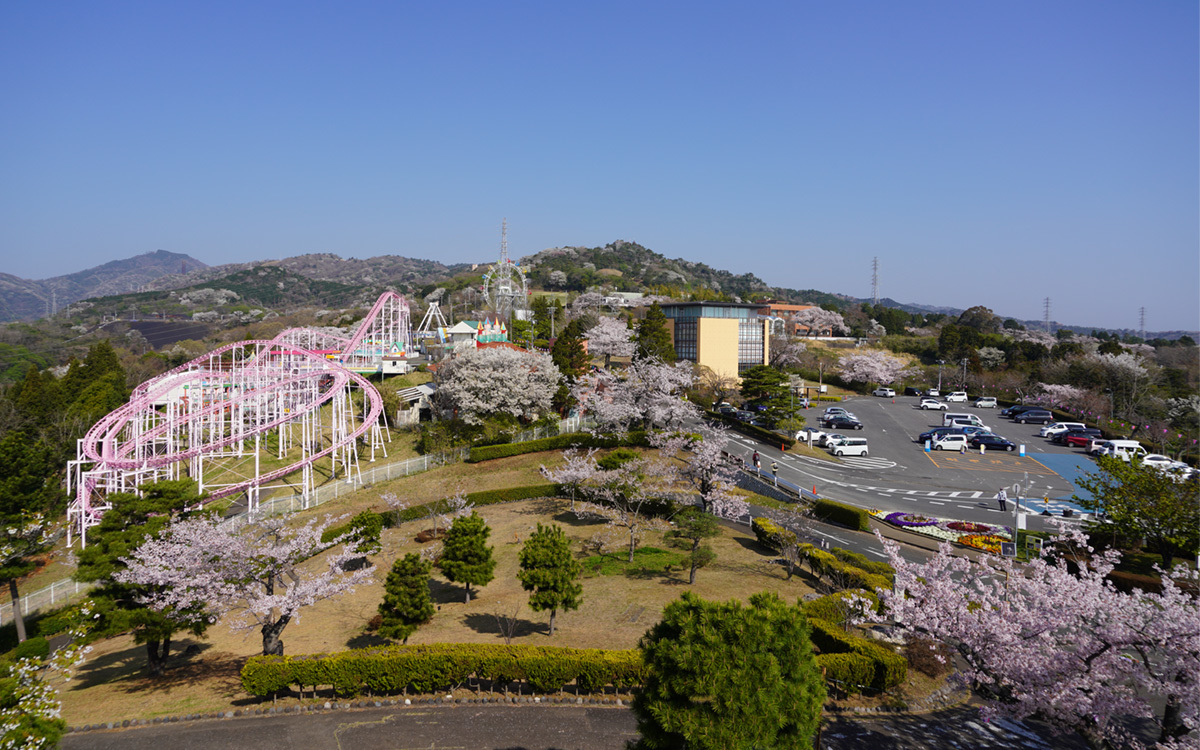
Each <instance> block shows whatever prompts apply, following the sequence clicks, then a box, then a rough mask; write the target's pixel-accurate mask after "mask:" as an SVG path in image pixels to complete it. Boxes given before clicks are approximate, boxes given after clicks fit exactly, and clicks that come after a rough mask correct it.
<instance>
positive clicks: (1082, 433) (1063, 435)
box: [1050, 427, 1104, 445]
mask: <svg viewBox="0 0 1200 750" xmlns="http://www.w3.org/2000/svg"><path fill="white" fill-rule="evenodd" d="M1072 435H1075V436H1076V437H1104V433H1103V432H1101V431H1100V430H1097V429H1096V428H1095V427H1085V428H1083V429H1077V430H1067V431H1065V432H1059V433H1056V434H1055V435H1054V436H1053V437H1051V438H1050V442H1052V443H1058V444H1059V445H1067V438H1069V437H1071V436H1072Z"/></svg>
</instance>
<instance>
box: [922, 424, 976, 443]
mask: <svg viewBox="0 0 1200 750" xmlns="http://www.w3.org/2000/svg"><path fill="white" fill-rule="evenodd" d="M966 434H967V433H965V432H963V428H962V427H934V428H933V429H931V430H925V432H922V433H921V434H920V435H917V442H918V443H923V442H925V441H926V440H933V439H935V438H939V437H941V436H942V435H966Z"/></svg>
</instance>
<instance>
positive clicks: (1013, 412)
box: [1000, 404, 1045, 419]
mask: <svg viewBox="0 0 1200 750" xmlns="http://www.w3.org/2000/svg"><path fill="white" fill-rule="evenodd" d="M1030 409H1042V410H1043V411H1045V409H1044V408H1043V407H1041V406H1033V405H1032V404H1017V405H1016V406H1010V407H1008V408H1007V409H1001V410H1000V416H1002V417H1009V418H1010V419H1015V418H1016V416H1017V415H1018V414H1020V413H1021V412H1023V411H1029V410H1030Z"/></svg>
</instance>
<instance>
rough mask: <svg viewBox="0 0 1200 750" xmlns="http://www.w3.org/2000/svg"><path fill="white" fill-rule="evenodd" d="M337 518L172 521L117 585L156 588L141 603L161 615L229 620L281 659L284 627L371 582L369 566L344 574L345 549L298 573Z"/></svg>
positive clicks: (142, 549)
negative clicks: (244, 523)
mask: <svg viewBox="0 0 1200 750" xmlns="http://www.w3.org/2000/svg"><path fill="white" fill-rule="evenodd" d="M335 520H340V519H332V518H330V517H328V516H326V517H325V519H324V520H318V519H313V520H311V521H309V522H308V523H306V524H304V525H303V526H299V527H289V526H287V525H286V524H285V522H284V521H283V520H282V519H278V518H273V519H267V520H265V521H262V522H260V523H258V524H254V525H251V526H248V527H245V528H244V529H242V530H241V532H240V533H239V532H235V531H233V530H231V529H229V528H228V527H226V526H222V525H221V524H220V523H219V522H218V521H217V520H215V519H212V518H207V517H204V518H194V519H187V520H183V521H177V522H175V523H173V524H171V525H170V526H168V527H167V528H166V529H164V530H163V531H162V533H160V534H159V535H158V536H157V537H155V538H153V539H150V540H148V541H146V542H144V543H143V544H142V545H141V546H140V547H138V548H137V549H136V550H135V551H134V552H133V554H132V555H131V556H130V557H128V558H126V559H125V562H126V564H127V566H128V567H127V568H126V569H125V570H122V571H120V572H118V573H117V574H116V578H117V580H119V581H121V582H123V583H132V584H138V585H143V586H153V587H155V588H154V590H153V593H151V594H149V595H148V596H147V601H146V604H147V605H148V606H149V607H150V608H151V609H154V610H158V611H163V610H168V609H171V608H174V609H176V610H189V609H193V608H196V609H203V610H205V611H206V612H207V613H208V615H209V617H210V619H211V620H213V621H215V620H216V619H217V618H220V617H224V616H226V615H231V619H230V621H229V622H230V627H232V628H233V629H235V630H250V629H254V628H257V629H259V631H260V632H261V633H262V651H263V654H264V655H267V654H282V653H283V641H282V640H280V636H281V635H282V634H283V629H284V628H285V627H287V625H288V623H289V622H291V621H292V620H299V619H300V610H301V609H302V608H304V607H308V606H311V605H313V604H316V603H317V602H319V601H322V600H324V599H330V598H333V597H335V596H340V595H341V594H344V593H347V592H350V591H353V590H354V587H355V586H357V585H359V584H361V583H364V582H366V581H368V580H370V579H371V578H372V576H373V571H372V569H371V568H369V567H368V568H359V569H355V570H347V569H346V568H347V563H349V562H350V560H351V559H353V558H355V557H356V556H357V555H356V554H355V553H354V551H353V550H351V549H350V548H349V547H343V548H342V549H341V551H340V552H335V553H333V554H330V555H329V556H328V557H327V558H326V560H325V564H324V566H323V568H322V569H317V570H313V569H312V566H304V567H303V568H302V567H301V563H302V562H304V561H305V560H307V559H308V558H310V557H312V556H314V555H316V554H318V553H320V552H322V551H323V550H325V549H326V548H327V547H329V546H331V545H336V544H340V543H342V542H343V541H345V536H344V535H343V536H342V537H338V538H337V539H334V540H333V541H332V542H330V543H325V542H322V541H321V535H322V534H323V533H324V532H325V530H326V529H328V528H329V527H330V526H331V525H332V524H333V523H334V521H335Z"/></svg>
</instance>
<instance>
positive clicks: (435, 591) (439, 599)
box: [429, 578, 467, 605]
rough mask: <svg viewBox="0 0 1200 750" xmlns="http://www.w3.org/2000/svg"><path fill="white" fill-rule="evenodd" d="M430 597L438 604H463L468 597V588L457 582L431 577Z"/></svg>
mask: <svg viewBox="0 0 1200 750" xmlns="http://www.w3.org/2000/svg"><path fill="white" fill-rule="evenodd" d="M429 598H430V599H432V600H433V603H434V604H437V605H441V604H462V603H463V602H464V601H465V600H466V598H467V590H466V588H465V587H464V586H460V585H458V584H457V583H450V582H449V581H441V580H438V579H437V578H430V579H429Z"/></svg>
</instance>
